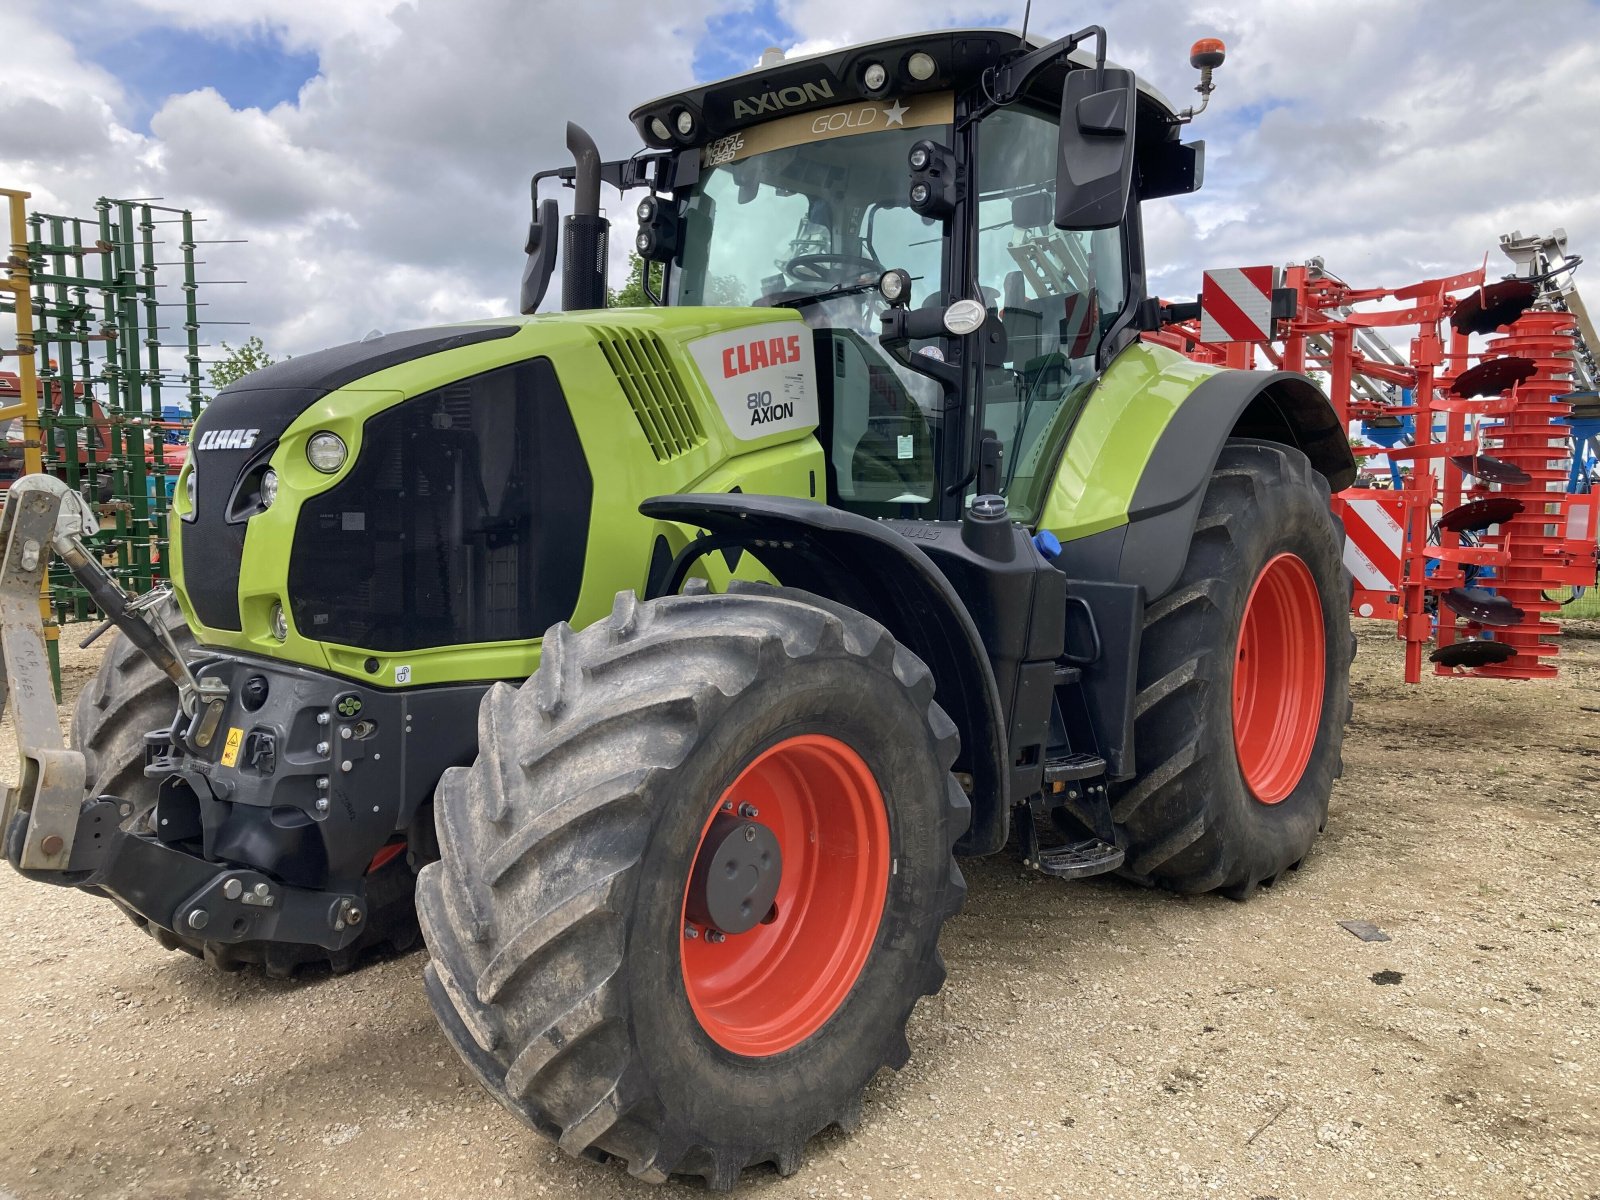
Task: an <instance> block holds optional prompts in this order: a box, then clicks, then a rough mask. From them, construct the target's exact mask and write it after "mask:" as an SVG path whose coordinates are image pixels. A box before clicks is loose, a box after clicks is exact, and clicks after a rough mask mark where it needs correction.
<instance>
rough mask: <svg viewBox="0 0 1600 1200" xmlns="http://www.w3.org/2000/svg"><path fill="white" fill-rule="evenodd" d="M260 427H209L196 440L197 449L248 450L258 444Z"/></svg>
mask: <svg viewBox="0 0 1600 1200" xmlns="http://www.w3.org/2000/svg"><path fill="white" fill-rule="evenodd" d="M260 432H261V430H259V429H208V430H206V431H205V432H204V433H202V434H201V435H200V438H199V440H198V441H196V442H195V444H194V448H195V449H196V450H248V449H250V447H251V446H254V445H255V444H256V435H257V434H259V433H260Z"/></svg>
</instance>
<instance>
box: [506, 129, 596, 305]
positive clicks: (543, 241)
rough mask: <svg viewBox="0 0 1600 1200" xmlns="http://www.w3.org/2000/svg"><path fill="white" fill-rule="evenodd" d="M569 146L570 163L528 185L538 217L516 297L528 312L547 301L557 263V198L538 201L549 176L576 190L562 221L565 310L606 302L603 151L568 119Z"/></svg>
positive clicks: (530, 232)
mask: <svg viewBox="0 0 1600 1200" xmlns="http://www.w3.org/2000/svg"><path fill="white" fill-rule="evenodd" d="M567 149H568V150H569V151H570V152H571V153H572V161H573V165H572V166H570V167H557V168H555V169H554V170H550V171H540V172H539V173H538V174H537V175H535V176H534V177H533V180H532V182H531V184H530V185H529V188H530V191H531V193H532V198H533V214H534V215H533V221H532V223H530V224H529V226H528V240H527V243H526V244H525V245H524V247H523V250H524V252H525V253H526V254H527V256H528V259H527V262H526V263H525V264H524V265H523V268H522V288H521V292H520V295H519V301H518V308H520V309H521V311H522V312H524V313H533V312H535V311H536V310H537V309H538V307H539V304H540V303H541V302H542V301H543V300H544V295H545V292H546V291H547V290H549V287H550V276H551V274H552V273H553V271H554V269H555V263H556V225H557V223H558V221H559V218H560V209H559V208H558V207H557V206H556V202H555V201H554V200H546V201H544V202H543V203H541V202H540V200H539V184H540V183H541V182H542V181H543V180H546V179H561V180H565V181H567V182H568V183H570V184H571V185H572V188H573V193H574V194H573V211H572V215H571V216H570V217H568V218H567V219H566V221H565V223H564V231H563V234H562V238H561V252H562V253H561V257H562V268H561V310H562V311H563V312H573V311H575V310H579V309H586V308H604V307H605V305H606V245H607V241H608V240H609V233H610V229H611V222H610V221H608V220H606V218H604V217H602V216H601V215H600V151H599V150H598V149H597V148H596V147H595V144H594V139H593V138H592V137H590V136H589V134H588V133H587V132H586V131H585V130H584V129H583V128H581V127H580V126H578V125H575V124H573V123H572V122H570V121H569V122H568V123H567Z"/></svg>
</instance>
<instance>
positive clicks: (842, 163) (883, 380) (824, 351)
mask: <svg viewBox="0 0 1600 1200" xmlns="http://www.w3.org/2000/svg"><path fill="white" fill-rule="evenodd" d="M938 103H939V100H938V98H936V97H918V98H916V99H915V100H913V101H912V102H910V103H909V104H900V102H896V101H889V102H885V103H884V104H882V105H877V104H867V105H856V106H852V107H851V108H848V109H842V110H836V111H835V112H824V113H820V114H805V115H804V116H801V117H792V118H785V119H784V120H782V121H775V122H773V123H772V124H771V125H768V126H763V127H758V128H757V129H754V130H751V131H748V132H747V133H745V134H743V135H736V136H735V137H733V138H727V139H724V140H723V141H722V142H719V143H714V144H713V145H711V146H709V147H707V149H706V151H705V161H706V163H707V166H706V167H705V168H704V170H703V172H702V174H701V178H700V184H699V187H698V188H697V189H696V191H695V193H694V194H693V196H692V197H691V198H690V199H689V201H688V203H687V206H686V208H685V211H684V214H683V215H684V221H685V231H684V244H683V259H682V268H681V269H680V270H678V271H676V272H674V280H675V283H674V289H673V292H674V294H673V297H672V300H673V303H675V304H686V305H693V304H726V305H779V304H783V305H788V306H791V307H794V308H796V309H797V310H798V311H799V313H800V314H801V316H802V317H803V318H804V320H805V321H806V323H807V324H808V325H810V326H811V327H812V328H813V329H814V330H817V331H818V334H819V336H818V345H817V349H818V357H817V369H818V374H819V376H821V379H820V380H819V383H820V384H821V386H822V387H823V389H824V393H825V394H824V397H823V398H824V400H825V401H828V400H831V403H824V405H823V409H824V412H825V414H826V419H827V423H828V425H829V428H828V429H825V430H819V436H821V437H822V440H823V443H824V445H826V446H828V447H829V462H828V477H829V478H828V482H829V493H830V495H831V496H832V497H834V499H835V501H836V502H837V503H839V504H840V505H841V506H843V507H846V508H850V509H854V510H855V511H858V512H864V513H867V514H869V515H875V516H926V515H931V513H932V509H933V505H934V501H935V485H934V463H935V462H936V461H937V458H936V454H935V449H936V442H937V440H938V438H939V437H941V436H942V433H943V430H942V428H941V426H942V418H943V411H942V402H941V396H940V389H939V388H938V386H937V385H936V384H934V383H933V382H932V381H931V380H929V379H927V378H926V377H925V376H922V375H918V374H915V373H914V372H911V371H907V370H906V369H905V368H903V367H901V366H900V365H899V364H898V363H896V362H895V361H894V360H893V359H891V358H890V357H889V356H888V355H886V354H885V353H884V352H883V351H882V350H881V349H880V348H879V346H878V334H879V331H880V328H881V326H880V323H879V317H880V314H881V313H882V312H883V309H884V304H883V301H882V299H881V298H880V297H879V296H878V293H877V291H876V289H875V288H870V287H869V288H866V289H865V290H861V291H854V292H849V293H847V294H832V293H834V291H835V290H836V289H847V288H855V287H857V285H862V284H871V283H876V281H877V279H878V277H879V276H880V275H882V274H883V272H884V271H886V270H888V269H889V268H890V267H900V268H903V269H904V270H906V271H908V272H910V274H911V277H912V297H913V299H912V303H913V304H928V305H936V304H941V303H943V297H942V295H941V292H940V286H941V284H940V280H941V276H942V270H943V261H944V236H943V228H942V225H941V223H940V222H938V221H930V220H927V219H925V218H923V217H920V216H918V215H917V214H916V213H914V212H912V211H911V209H910V208H909V207H908V206H907V203H906V191H907V183H906V156H907V154H908V153H909V152H910V150H911V146H912V144H913V143H915V142H917V141H918V140H920V139H922V138H928V137H931V138H934V139H937V140H941V141H942V140H946V139H948V138H949V136H950V134H949V127H948V125H944V124H933V123H918V124H913V121H914V120H915V119H916V116H917V115H920V114H915V112H914V110H915V109H916V108H917V107H918V105H923V106H926V107H928V108H930V109H932V108H934V106H935V105H937V104H938ZM897 106H898V107H899V108H900V109H901V111H900V113H899V114H898V121H897V122H895V123H893V124H890V126H889V127H888V128H876V129H874V128H873V127H874V126H879V125H883V124H885V123H888V122H889V121H891V120H893V118H895V116H896V114H895V111H894V110H895V108H896V107H897ZM942 108H943V113H944V114H946V115H947V114H948V112H949V101H948V98H945V100H944V102H943V106H942ZM934 111H938V110H937V109H935V110H934ZM847 122H854V123H855V124H853V125H852V124H847ZM785 126H791V127H792V128H788V129H785V128H784V127H785ZM830 126H838V128H837V129H834V128H830ZM862 127H865V128H867V129H868V130H869V131H868V132H846V131H847V130H854V129H859V128H862ZM794 137H799V138H803V139H804V140H802V141H799V142H798V143H796V144H791V145H783V144H779V145H776V146H773V147H772V148H771V149H761V148H760V146H761V145H770V144H771V143H772V142H773V141H779V142H782V141H784V140H787V139H789V138H794ZM752 151H753V152H752ZM719 160H723V161H719Z"/></svg>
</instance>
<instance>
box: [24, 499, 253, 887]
mask: <svg viewBox="0 0 1600 1200" xmlns="http://www.w3.org/2000/svg"><path fill="white" fill-rule="evenodd" d="M98 524H99V522H98V520H97V519H96V517H95V515H94V510H93V509H91V508H90V507H89V504H88V501H86V500H85V499H84V498H83V497H82V496H80V495H79V494H78V493H77V492H75V491H73V490H72V489H71V488H70V487H68V486H67V485H66V484H65V483H63V482H62V481H61V480H59V479H56V478H55V477H53V476H50V475H28V476H24V477H23V478H22V479H19V480H17V481H16V482H15V483H13V484H12V485H11V488H10V490H9V491H8V493H7V496H6V504H5V510H4V512H3V514H0V649H3V653H0V712H3V711H4V710H5V707H6V705H7V703H8V702H9V701H10V700H11V697H12V695H13V694H14V695H15V696H16V698H17V702H16V703H15V704H14V705H12V710H13V713H12V715H13V717H14V719H15V724H16V729H17V763H18V768H19V777H18V781H17V783H16V785H15V786H13V787H9V788H7V789H6V792H5V799H4V802H3V804H0V836H3V837H4V841H5V849H6V856H7V857H8V858H10V859H11V861H12V864H13V865H14V866H16V867H17V869H18V870H22V871H63V872H64V871H69V870H71V871H77V870H81V869H84V868H85V867H86V866H88V865H89V864H88V863H87V862H86V857H89V856H86V854H85V853H79V854H77V855H76V856H75V855H74V854H73V846H74V843H75V841H76V840H77V834H78V830H79V828H80V820H81V819H82V818H83V817H84V816H85V815H86V814H85V813H84V811H83V801H84V791H85V787H86V780H87V769H86V765H85V763H84V759H83V755H82V754H80V753H79V752H78V751H76V750H70V749H67V748H66V747H65V746H64V745H63V743H62V738H61V724H60V720H59V718H58V717H57V715H56V705H55V691H54V689H53V688H52V686H51V683H50V667H49V660H48V658H47V656H46V652H45V643H44V629H43V625H42V623H41V620H40V615H39V591H40V588H41V587H42V585H43V583H44V575H45V569H46V568H47V567H48V565H49V561H50V553H51V551H52V550H53V551H54V552H55V553H57V554H59V555H61V557H62V559H63V560H64V561H65V562H66V564H67V566H68V567H69V568H70V569H71V571H72V574H73V576H74V577H75V578H76V579H77V580H78V582H79V583H81V584H83V586H84V588H85V589H87V590H88V592H89V594H90V596H92V597H93V598H94V602H95V604H96V605H97V606H99V608H100V609H101V611H102V612H104V613H105V614H106V616H107V618H108V619H109V620H110V621H111V622H112V623H113V624H115V625H116V626H117V628H119V629H120V630H122V631H123V632H124V633H125V634H127V635H128V637H129V639H130V640H131V641H132V642H133V644H134V645H135V646H137V647H138V648H139V649H140V650H141V651H143V652H144V653H145V654H146V655H147V656H148V657H149V658H150V659H151V661H153V662H154V663H155V664H156V665H157V666H158V667H160V668H161V670H162V671H163V672H165V673H166V674H167V675H168V676H169V677H170V678H171V679H172V681H173V682H174V683H175V684H177V686H178V691H179V696H180V701H181V703H182V704H183V707H184V711H185V712H187V713H189V714H190V715H191V716H192V717H197V724H198V726H199V728H200V730H201V731H204V730H205V728H206V726H207V723H208V721H209V724H210V726H211V729H212V731H213V732H214V731H215V726H216V722H217V720H219V719H220V718H221V715H222V708H223V704H224V702H225V701H226V699H227V696H226V688H225V686H223V694H222V695H221V696H218V695H216V694H215V692H216V691H217V686H218V681H207V683H209V684H211V685H212V686H209V687H208V686H206V684H202V683H199V682H197V681H196V680H195V678H194V676H193V675H192V674H191V673H190V671H189V667H188V664H187V663H185V662H184V661H183V655H182V654H180V653H179V651H178V648H177V646H176V644H175V643H174V642H173V640H172V635H171V634H170V633H169V632H167V630H166V629H165V628H163V627H162V626H161V625H160V624H159V623H158V622H155V621H152V620H150V619H148V617H147V615H146V614H147V613H148V612H150V611H151V607H150V605H149V604H148V603H146V602H145V601H144V599H143V598H140V599H135V598H133V597H130V596H129V595H128V594H127V593H126V592H124V591H123V590H122V587H121V585H120V584H118V583H117V581H116V580H115V579H114V578H113V577H112V576H111V574H110V572H108V571H107V570H106V569H105V568H104V567H103V566H101V565H100V562H99V560H98V559H96V558H95V556H94V555H93V554H92V553H91V552H90V551H89V550H87V549H86V548H85V547H84V544H83V538H84V537H86V536H87V535H88V534H90V533H93V532H94V531H95V530H96V529H97V528H98ZM87 849H88V848H87V847H85V850H87Z"/></svg>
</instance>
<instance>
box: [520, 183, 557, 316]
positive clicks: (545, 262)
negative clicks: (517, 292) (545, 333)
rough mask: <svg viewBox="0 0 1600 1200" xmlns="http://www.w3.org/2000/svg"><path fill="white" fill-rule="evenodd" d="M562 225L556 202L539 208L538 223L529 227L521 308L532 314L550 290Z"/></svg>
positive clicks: (550, 202) (548, 201)
mask: <svg viewBox="0 0 1600 1200" xmlns="http://www.w3.org/2000/svg"><path fill="white" fill-rule="evenodd" d="M560 221H561V210H560V208H559V207H557V205H556V202H555V201H554V200H546V201H544V203H542V204H540V205H539V219H538V220H537V221H534V222H533V223H532V224H530V225H529V226H528V242H527V245H525V246H524V247H523V249H524V250H525V251H526V252H527V255H528V261H527V262H526V263H524V264H523V267H522V293H521V296H520V304H519V305H518V307H519V308H520V309H521V310H522V312H524V313H532V312H534V311H535V310H537V309H538V307H539V302H540V301H541V300H543V299H544V294H545V292H546V291H547V290H548V289H549V287H550V273H551V272H552V271H554V270H555V266H556V244H557V242H558V241H559V240H560V239H559V238H558V237H557V236H556V229H557V228H558V226H559V224H560Z"/></svg>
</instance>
